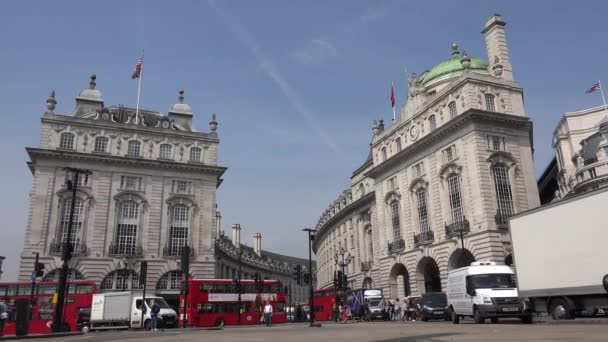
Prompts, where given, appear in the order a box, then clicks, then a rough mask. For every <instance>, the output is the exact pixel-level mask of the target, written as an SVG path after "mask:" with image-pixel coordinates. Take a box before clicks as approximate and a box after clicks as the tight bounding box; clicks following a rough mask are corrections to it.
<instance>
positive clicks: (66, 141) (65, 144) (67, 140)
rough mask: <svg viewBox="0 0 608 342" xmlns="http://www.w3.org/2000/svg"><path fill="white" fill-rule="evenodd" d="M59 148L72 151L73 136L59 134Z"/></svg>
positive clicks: (70, 134)
mask: <svg viewBox="0 0 608 342" xmlns="http://www.w3.org/2000/svg"><path fill="white" fill-rule="evenodd" d="M59 148H64V149H66V150H73V149H74V134H72V133H61V138H60V140H59Z"/></svg>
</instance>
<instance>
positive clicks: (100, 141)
mask: <svg viewBox="0 0 608 342" xmlns="http://www.w3.org/2000/svg"><path fill="white" fill-rule="evenodd" d="M94 151H95V152H100V153H107V152H108V138H107V137H97V138H95V150H94Z"/></svg>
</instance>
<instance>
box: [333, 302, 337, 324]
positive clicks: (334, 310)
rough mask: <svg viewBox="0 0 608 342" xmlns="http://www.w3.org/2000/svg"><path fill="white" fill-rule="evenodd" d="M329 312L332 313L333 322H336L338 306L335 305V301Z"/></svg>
mask: <svg viewBox="0 0 608 342" xmlns="http://www.w3.org/2000/svg"><path fill="white" fill-rule="evenodd" d="M331 313H332V315H333V318H334V322H336V323H338V307H337V306H336V303H334V304H333V305H332V306H331Z"/></svg>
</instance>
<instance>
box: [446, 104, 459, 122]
mask: <svg viewBox="0 0 608 342" xmlns="http://www.w3.org/2000/svg"><path fill="white" fill-rule="evenodd" d="M448 110H449V111H450V119H453V118H455V117H456V114H458V113H457V112H456V101H452V102H450V104H449V105H448Z"/></svg>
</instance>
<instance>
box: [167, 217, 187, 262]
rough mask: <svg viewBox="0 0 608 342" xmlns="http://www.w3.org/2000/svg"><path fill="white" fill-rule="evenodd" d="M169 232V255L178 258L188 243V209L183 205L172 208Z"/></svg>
mask: <svg viewBox="0 0 608 342" xmlns="http://www.w3.org/2000/svg"><path fill="white" fill-rule="evenodd" d="M171 213H172V217H171V228H170V232H169V235H170V236H169V249H170V255H173V256H180V255H181V249H182V247H183V246H185V245H186V244H187V243H188V227H189V208H188V207H186V206H183V205H178V206H175V207H173V209H172V211H171Z"/></svg>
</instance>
